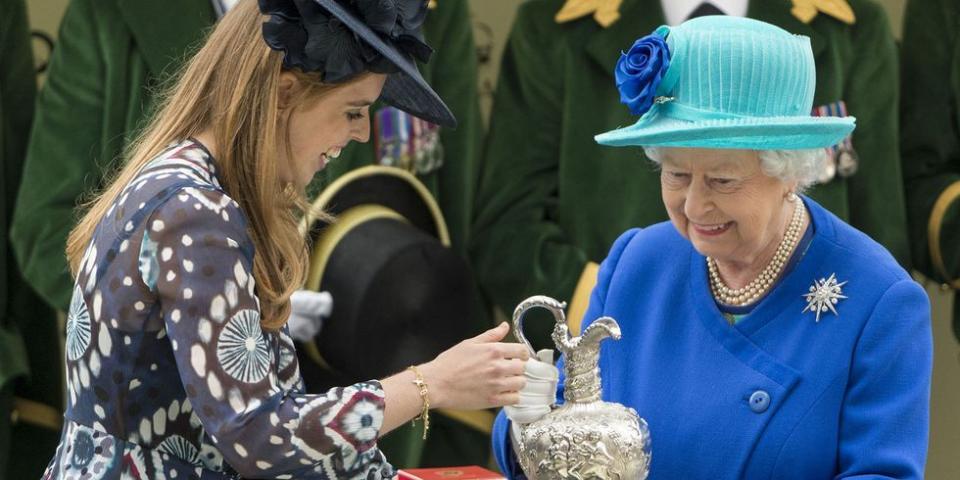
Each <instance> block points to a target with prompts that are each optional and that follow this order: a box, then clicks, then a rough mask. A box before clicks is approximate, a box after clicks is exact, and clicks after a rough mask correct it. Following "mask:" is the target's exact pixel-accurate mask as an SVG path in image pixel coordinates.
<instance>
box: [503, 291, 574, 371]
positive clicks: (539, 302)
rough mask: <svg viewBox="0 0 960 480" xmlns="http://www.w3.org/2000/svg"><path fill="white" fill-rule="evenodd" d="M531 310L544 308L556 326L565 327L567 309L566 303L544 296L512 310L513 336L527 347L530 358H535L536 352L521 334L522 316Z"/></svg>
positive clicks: (527, 300)
mask: <svg viewBox="0 0 960 480" xmlns="http://www.w3.org/2000/svg"><path fill="white" fill-rule="evenodd" d="M532 308H545V309H547V310H548V311H550V313H552V314H553V318H554V320H556V322H557V323H558V324H561V325H566V324H567V315H566V314H565V313H564V310H565V309H566V308H567V302H561V301H559V300H556V299H553V298H550V297H548V296H545V295H536V296H533V297H530V298H528V299H526V300H524V301H522V302H520V304H519V305H517V308H516V309H514V310H513V332H514V335H516V336H517V339H518V340H520V343H522V344H524V345H526V346H527V350H529V351H530V356H531V357H533V358H536V356H537V352H536V351H534V349H533V345H531V344H530V341H529V340H527V337H526V335H524V334H523V316H524V315H525V314H526V313H527V311H528V310H530V309H532Z"/></svg>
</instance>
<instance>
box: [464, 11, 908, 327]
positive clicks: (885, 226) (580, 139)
mask: <svg viewBox="0 0 960 480" xmlns="http://www.w3.org/2000/svg"><path fill="white" fill-rule="evenodd" d="M562 4H563V1H562V0H530V1H527V2H525V3H524V4H523V5H522V6H521V7H520V10H519V12H518V16H517V20H516V23H515V25H514V27H513V31H512V32H511V34H510V38H509V40H508V42H507V45H506V47H505V51H504V56H503V63H502V66H501V71H500V78H499V80H498V84H497V92H496V96H495V100H494V108H493V112H492V114H491V123H490V129H489V133H488V137H487V143H486V150H485V152H484V162H483V167H482V168H483V172H482V177H481V182H480V187H479V191H478V195H477V207H476V208H477V214H476V217H475V223H474V227H473V233H472V236H471V247H470V248H471V254H472V256H473V258H474V267H475V268H476V269H477V272H478V275H479V277H480V279H481V283H482V286H483V287H484V289H485V292H486V293H487V294H488V295H490V296H491V297H492V300H493V301H494V302H495V303H496V305H497V306H499V307H500V308H501V309H502V310H503V311H504V312H507V313H509V312H512V311H513V308H514V307H515V306H516V304H517V303H518V302H519V301H520V300H522V299H523V298H525V297H527V296H529V295H535V294H543V295H550V296H553V297H556V298H558V299H569V298H570V297H571V294H572V292H573V291H574V287H575V285H576V283H577V281H578V278H579V277H580V275H581V271H583V270H584V268H585V264H586V263H587V261H594V262H598V261H600V260H602V259H603V258H604V257H605V256H606V254H607V251H608V249H609V248H610V245H611V244H612V243H613V241H614V240H615V239H616V238H617V236H618V235H620V233H622V232H624V231H625V230H627V229H628V228H631V227H636V226H646V225H650V224H652V223H656V222H660V221H664V220H666V219H667V215H666V211H665V209H664V207H663V204H662V201H661V198H660V181H659V175H658V173H657V171H656V170H655V169H654V167H653V166H652V164H651V163H650V162H649V161H647V160H645V159H644V158H643V153H642V151H641V149H640V148H610V147H602V146H600V145H597V144H596V143H595V142H594V140H593V136H594V135H595V134H597V133H600V132H604V131H607V130H610V129H613V128H616V127H618V126H626V125H630V124H632V123H634V122H635V121H636V117H633V116H631V115H630V113H629V112H628V110H627V108H626V106H624V105H622V104H620V103H619V98H620V97H619V93H618V91H617V89H616V87H615V85H614V78H613V70H614V65H615V64H616V62H617V60H618V58H619V56H620V52H621V51H624V50H627V49H629V48H630V46H631V45H632V44H633V42H634V41H635V40H636V39H637V38H639V37H641V36H643V35H647V34H649V33H650V32H652V31H653V30H654V29H655V28H656V27H657V26H659V25H661V24H663V23H664V15H663V12H662V8H661V6H660V2H659V0H625V1H624V2H623V4H622V6H621V8H620V14H621V17H620V19H619V20H618V21H617V22H616V23H614V24H613V25H611V26H610V27H609V28H606V29H604V28H601V27H600V26H599V25H598V24H597V23H596V22H595V21H594V20H593V18H592V17H589V16H588V17H584V18H582V19H579V20H575V21H572V22H569V23H564V24H558V23H556V22H555V21H554V15H555V14H556V12H557V10H558V9H559V8H560V6H561V5H562ZM850 4H851V6H852V8H853V10H854V12H855V13H856V16H857V23H856V24H855V25H853V26H849V25H846V24H844V23H841V22H839V21H837V20H835V19H833V18H832V17H828V16H826V15H824V14H820V15H819V16H818V17H817V18H815V19H814V20H813V22H812V23H810V24H809V25H807V24H804V23H801V22H800V21H799V20H797V19H796V18H794V17H793V16H792V15H791V13H790V9H791V2H790V1H788V0H755V1H752V2H750V8H749V11H748V13H749V16H750V17H752V18H755V19H758V20H763V21H766V22H769V23H772V24H775V25H779V26H781V27H782V28H785V29H786V30H788V31H791V32H794V33H797V34H802V35H806V36H808V37H810V39H811V43H812V46H813V52H814V55H815V57H816V65H817V90H816V96H815V103H814V105H815V106H817V105H823V104H827V103H831V102H837V101H841V100H842V101H845V102H846V105H847V108H848V110H849V111H850V113H851V114H852V115H854V116H856V117H857V129H856V131H855V132H854V138H853V145H854V147H855V149H856V150H857V152H858V153H859V156H860V169H859V172H858V173H857V174H856V175H854V176H853V177H850V178H847V179H843V178H839V177H838V178H835V179H834V180H833V181H832V182H830V183H828V184H826V185H822V186H818V187H816V188H814V189H813V191H812V196H813V198H815V199H816V200H817V201H818V202H820V203H821V204H822V205H824V206H825V207H827V208H829V209H830V210H832V211H833V212H834V213H836V214H837V215H839V216H840V217H841V218H843V219H846V220H848V221H849V222H850V223H852V224H853V225H854V226H856V227H857V228H859V229H860V230H863V231H864V232H866V233H868V234H869V235H870V236H872V237H873V238H875V239H876V240H878V241H879V242H880V243H882V244H883V245H884V246H886V247H887V248H888V249H889V250H890V251H892V252H893V253H894V255H895V256H896V257H897V258H898V259H899V261H900V262H902V263H904V264H907V263H908V258H909V247H908V245H907V238H906V237H907V236H906V231H905V230H906V213H905V207H904V201H903V193H902V188H903V186H902V183H900V182H901V180H902V179H901V174H900V162H899V156H898V148H899V147H898V144H897V73H898V68H897V60H896V50H895V45H894V41H893V37H892V36H891V34H890V30H889V26H888V23H887V17H886V15H885V13H884V11H883V9H882V8H881V7H880V6H879V5H878V4H876V3H875V2H873V1H868V0H853V1H851V2H850Z"/></svg>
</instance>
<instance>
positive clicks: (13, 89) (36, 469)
mask: <svg viewBox="0 0 960 480" xmlns="http://www.w3.org/2000/svg"><path fill="white" fill-rule="evenodd" d="M35 93H36V73H35V71H34V63H33V55H32V54H31V49H30V29H29V23H28V22H27V14H26V5H25V3H24V2H23V0H0V172H2V174H0V249H2V250H0V478H8V479H14V478H39V475H40V474H41V473H42V472H43V468H44V467H45V466H46V463H47V461H49V458H47V457H49V456H50V452H52V451H53V449H54V448H56V446H57V441H58V437H59V435H58V433H57V431H58V430H59V429H60V425H61V404H62V403H63V395H62V393H61V392H62V391H63V386H62V385H63V381H62V378H61V371H62V370H63V369H62V367H61V366H60V365H59V364H60V356H59V355H58V354H57V352H59V351H60V349H59V348H58V347H57V345H58V344H59V342H60V340H59V338H60V337H59V336H58V335H57V322H56V314H55V313H54V311H53V310H52V309H50V308H48V307H47V306H46V305H45V304H44V303H43V302H42V301H41V300H40V299H39V298H38V297H37V295H36V293H34V292H33V290H32V289H31V288H30V286H29V285H28V284H27V283H25V282H24V281H23V278H22V277H21V275H20V270H19V269H18V268H17V263H16V261H15V259H14V256H13V250H12V249H11V248H10V246H9V244H8V240H7V239H8V235H9V230H10V221H11V217H12V215H13V206H14V201H15V200H16V197H17V188H18V185H19V183H20V177H21V172H22V168H23V161H24V152H25V150H26V145H27V136H28V135H29V132H30V121H31V118H32V117H33V102H34V97H35ZM60 253H61V254H60V255H59V257H60V258H62V257H63V255H62V252H60Z"/></svg>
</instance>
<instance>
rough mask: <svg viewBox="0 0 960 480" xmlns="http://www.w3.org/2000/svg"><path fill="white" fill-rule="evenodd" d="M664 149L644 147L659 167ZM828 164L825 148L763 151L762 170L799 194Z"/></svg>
mask: <svg viewBox="0 0 960 480" xmlns="http://www.w3.org/2000/svg"><path fill="white" fill-rule="evenodd" d="M663 148H664V147H643V152H644V153H646V154H647V158H649V159H650V160H652V161H653V162H654V163H656V164H657V165H660V164H662V163H663ZM826 162H827V151H826V149H823V148H814V149H807V150H761V151H760V168H761V169H762V170H763V173H765V174H767V175H768V176H771V177H774V178H777V179H780V180H783V181H785V182H792V181H795V182H797V193H801V192H803V191H805V190H806V189H807V188H809V187H810V186H812V185H813V184H815V183H817V178H819V177H820V174H821V172H823V169H824V166H825V163H826Z"/></svg>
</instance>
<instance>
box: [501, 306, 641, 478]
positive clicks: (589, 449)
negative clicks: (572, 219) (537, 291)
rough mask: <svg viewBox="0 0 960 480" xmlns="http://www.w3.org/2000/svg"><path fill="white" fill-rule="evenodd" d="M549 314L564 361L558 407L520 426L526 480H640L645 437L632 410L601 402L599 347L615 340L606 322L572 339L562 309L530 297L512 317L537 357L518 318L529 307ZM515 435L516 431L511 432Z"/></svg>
mask: <svg viewBox="0 0 960 480" xmlns="http://www.w3.org/2000/svg"><path fill="white" fill-rule="evenodd" d="M537 307H540V308H545V309H547V310H549V311H550V312H551V313H552V314H553V317H554V319H555V320H556V325H555V326H554V329H553V335H552V337H553V342H554V343H555V344H556V345H557V349H559V350H560V352H561V353H563V355H564V357H565V364H564V373H565V376H566V379H565V381H564V392H563V398H564V403H563V405H561V406H559V407H556V408H554V409H553V410H552V411H551V412H550V413H548V414H546V415H545V416H543V417H542V418H541V419H539V420H537V421H535V422H532V423H529V424H526V425H521V426H520V427H519V429H518V431H519V437H520V438H514V439H513V440H514V442H513V443H514V449H515V450H516V453H517V457H518V458H519V459H520V467H521V468H522V469H523V471H524V473H525V474H526V475H527V478H528V479H529V480H560V479H563V480H566V479H575V480H601V479H602V480H643V479H645V478H647V475H648V474H649V473H650V432H649V429H648V428H647V422H646V421H644V420H643V419H642V418H640V417H639V416H638V415H637V412H636V411H635V410H634V409H632V408H627V407H625V406H623V405H621V404H619V403H610V402H604V401H603V400H601V399H600V392H601V390H600V368H599V361H600V342H601V341H602V340H604V339H606V338H608V337H612V338H613V339H614V340H619V339H620V326H619V325H618V324H617V321H616V320H614V319H613V318H610V317H602V318H599V319H597V320H596V321H594V322H593V323H591V324H590V326H589V327H588V328H587V329H586V330H585V331H584V332H583V334H582V335H580V336H579V337H571V336H570V331H569V329H568V328H567V322H566V318H565V317H566V316H565V315H564V313H563V310H564V308H565V307H566V304H565V303H563V302H559V301H557V300H554V299H552V298H550V297H545V296H535V297H530V298H528V299H526V300H524V301H523V302H521V303H520V305H518V306H517V308H516V310H514V312H513V328H514V332H515V333H516V335H517V338H518V339H519V340H520V341H521V342H522V343H524V344H525V345H526V346H527V348H528V349H530V352H531V355H533V356H535V355H536V352H534V351H533V347H532V346H531V345H530V342H529V341H527V339H526V337H525V336H524V334H523V316H524V314H525V313H526V312H527V311H528V310H530V309H531V308H537ZM515 431H516V430H515Z"/></svg>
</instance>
